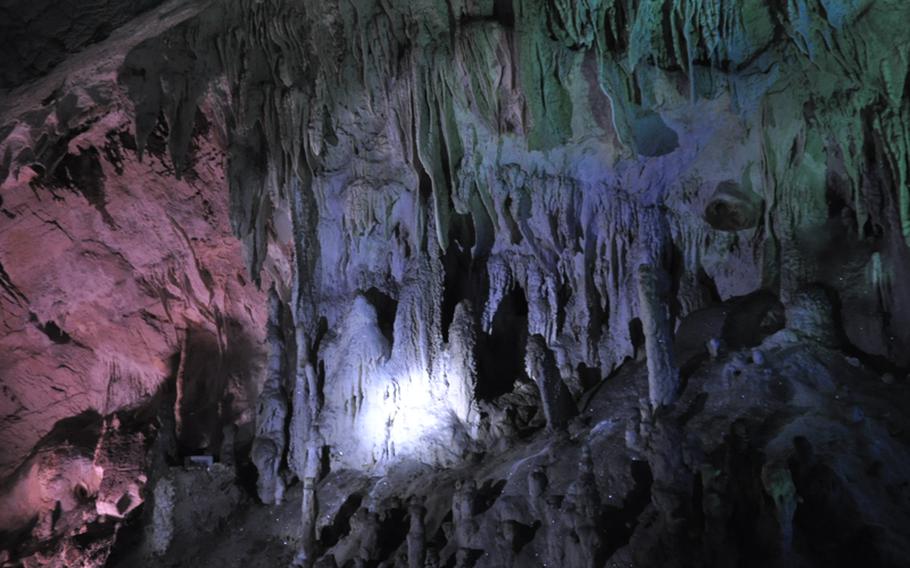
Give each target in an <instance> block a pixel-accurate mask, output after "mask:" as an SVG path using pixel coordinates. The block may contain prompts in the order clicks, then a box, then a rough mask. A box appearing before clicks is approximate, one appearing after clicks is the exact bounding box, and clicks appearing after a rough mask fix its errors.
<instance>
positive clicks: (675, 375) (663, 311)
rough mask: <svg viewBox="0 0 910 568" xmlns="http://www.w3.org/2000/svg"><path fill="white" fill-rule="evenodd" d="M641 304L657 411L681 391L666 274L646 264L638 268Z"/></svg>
mask: <svg viewBox="0 0 910 568" xmlns="http://www.w3.org/2000/svg"><path fill="white" fill-rule="evenodd" d="M637 277H638V278H637V282H638V301H639V307H640V312H641V323H642V329H643V331H644V335H645V349H646V351H647V357H648V398H649V400H650V402H651V406H652V408H654V409H655V410H656V409H658V408H660V407H661V406H667V405H669V404H671V403H672V402H673V401H674V400H675V399H676V395H677V390H678V389H679V371H678V369H677V368H676V366H675V363H674V360H673V332H672V329H671V328H670V308H669V305H668V303H667V282H666V275H665V274H664V273H663V271H662V270H660V269H658V268H656V267H654V266H652V265H649V264H642V265H641V266H639V268H638V274H637Z"/></svg>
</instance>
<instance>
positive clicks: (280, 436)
mask: <svg viewBox="0 0 910 568" xmlns="http://www.w3.org/2000/svg"><path fill="white" fill-rule="evenodd" d="M281 311H282V304H281V299H280V298H279V297H278V293H277V292H276V291H275V289H274V288H272V289H271V290H270V291H269V320H268V333H267V339H268V346H269V357H268V365H267V371H266V373H267V377H266V381H265V384H264V385H263V387H262V392H261V393H260V394H259V400H258V402H257V414H256V438H255V439H254V440H253V448H252V450H251V458H252V460H253V463H254V464H256V469H257V470H258V471H259V478H258V480H257V490H258V493H259V498H260V499H261V500H262V502H263V503H269V504H277V503H281V501H282V499H283V498H284V489H285V488H284V479H283V478H282V476H281V468H282V466H283V460H284V454H285V451H286V449H287V445H288V442H287V435H288V434H287V425H286V422H287V417H288V404H287V402H288V397H287V391H286V390H285V388H284V385H285V381H286V379H285V373H286V368H287V365H286V350H285V349H286V347H285V345H286V343H285V340H284V336H283V333H282V326H281V322H282V317H281Z"/></svg>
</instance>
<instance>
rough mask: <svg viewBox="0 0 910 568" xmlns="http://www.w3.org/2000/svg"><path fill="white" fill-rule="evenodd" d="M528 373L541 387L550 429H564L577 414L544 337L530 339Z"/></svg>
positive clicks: (526, 356)
mask: <svg viewBox="0 0 910 568" xmlns="http://www.w3.org/2000/svg"><path fill="white" fill-rule="evenodd" d="M525 369H526V371H527V373H528V376H529V377H531V379H532V380H533V381H534V382H535V383H537V388H538V389H539V390H540V401H541V404H542V405H543V412H544V416H546V418H547V427H548V428H550V429H558V428H562V427H564V426H565V425H566V424H567V423H568V421H569V420H570V419H571V418H572V417H573V416H574V415H575V413H576V412H577V410H576V408H575V403H574V402H573V401H572V395H571V393H570V392H569V389H568V387H566V385H565V383H564V382H563V381H562V377H560V376H559V369H558V368H557V366H556V359H555V357H554V356H553V352H552V351H550V349H549V348H548V347H547V344H546V341H545V340H544V338H543V336H541V335H532V336H531V337H529V338H528V346H527V351H526V354H525Z"/></svg>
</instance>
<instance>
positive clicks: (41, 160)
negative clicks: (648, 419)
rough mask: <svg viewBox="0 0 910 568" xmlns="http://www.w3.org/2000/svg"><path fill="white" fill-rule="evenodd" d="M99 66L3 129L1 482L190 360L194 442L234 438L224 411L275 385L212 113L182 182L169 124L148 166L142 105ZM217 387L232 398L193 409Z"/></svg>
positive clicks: (199, 130) (203, 118)
mask: <svg viewBox="0 0 910 568" xmlns="http://www.w3.org/2000/svg"><path fill="white" fill-rule="evenodd" d="M93 69H94V71H96V73H97V74H96V75H95V76H93V77H92V79H91V80H90V81H89V80H87V79H84V78H83V77H84V75H83V73H88V71H85V70H81V69H80V70H77V72H74V73H73V76H72V79H71V81H72V82H65V83H64V84H63V86H62V87H61V88H60V90H59V91H55V92H54V93H53V94H52V95H51V96H50V97H49V98H47V99H45V100H44V101H43V102H42V103H41V104H40V105H37V106H36V107H34V108H32V109H30V110H29V112H26V113H22V114H16V112H17V108H16V107H7V110H6V111H5V112H4V114H3V117H2V120H0V123H2V124H4V125H5V128H4V129H3V132H2V134H3V136H2V141H0V156H3V157H4V160H5V162H4V164H3V167H2V168H0V177H2V178H3V180H2V182H0V183H2V186H0V197H2V213H3V214H2V216H0V267H2V268H0V280H2V288H0V304H2V309H0V330H2V332H0V358H2V361H0V369H2V370H0V376H2V389H0V448H2V450H0V476H5V475H8V474H9V473H10V472H11V471H12V469H13V468H14V467H15V466H16V465H17V464H18V463H19V462H20V461H21V460H22V458H23V457H24V455H25V453H26V452H27V451H28V450H29V448H31V447H32V446H33V445H34V444H35V443H36V442H37V440H38V439H39V438H40V437H41V436H43V435H44V434H45V433H47V432H48V431H49V430H50V428H51V426H53V424H54V423H55V422H56V421H58V420H60V419H63V418H66V417H69V416H74V415H77V414H79V413H81V412H83V411H85V410H88V409H94V410H96V411H99V412H101V413H103V414H104V413H109V412H112V411H114V410H118V409H121V408H125V407H130V406H132V405H135V404H138V403H140V402H142V401H144V400H147V399H148V398H149V397H151V396H152V395H154V394H155V392H156V391H157V389H158V388H159V386H160V385H161V384H162V382H163V381H164V380H165V379H166V378H168V377H173V376H174V373H175V371H176V370H177V365H178V360H179V361H180V364H181V365H183V366H184V367H185V369H186V370H185V372H184V374H185V376H186V378H187V381H188V382H189V383H190V384H191V385H192V386H191V387H190V389H189V391H188V392H187V393H186V396H187V397H189V400H190V403H192V404H197V407H196V408H194V412H196V414H195V415H194V416H193V417H190V418H188V420H189V426H188V427H189V428H190V429H196V430H197V432H194V435H193V436H190V437H189V438H187V439H185V440H182V441H183V442H185V443H186V444H187V445H199V444H200V443H201V442H200V440H201V439H202V438H205V437H208V436H210V432H214V433H216V434H214V436H211V437H213V438H215V439H217V438H218V437H220V432H221V424H220V423H217V422H218V420H220V417H219V415H218V413H219V412H221V413H222V414H230V413H231V412H236V413H240V412H245V409H246V408H248V406H249V404H250V401H251V400H252V399H253V398H254V397H255V396H256V394H257V392H258V383H259V381H260V380H261V379H260V378H259V374H260V366H261V365H262V359H261V358H262V355H261V352H262V351H263V348H262V346H261V342H262V337H263V332H264V315H265V302H264V300H263V294H262V293H261V292H259V291H258V290H257V289H256V288H255V286H253V284H251V283H250V278H249V276H248V275H247V274H246V273H245V271H244V270H243V261H242V251H241V248H240V246H239V243H238V242H237V241H236V240H234V239H233V238H232V237H231V236H230V222H229V221H228V212H227V196H226V185H225V181H224V165H223V162H224V152H223V147H222V146H221V145H220V144H219V142H218V140H219V136H218V135H217V132H216V130H217V129H218V128H220V127H219V126H218V125H217V124H216V123H213V122H212V121H213V119H214V118H215V117H213V116H212V115H211V114H208V115H206V112H210V113H211V112H212V109H211V108H210V109H209V110H208V111H203V110H200V111H199V112H197V113H196V114H195V123H194V124H195V131H194V132H195V138H194V140H195V141H194V142H193V150H192V166H191V167H188V168H187V170H186V171H185V172H184V173H183V175H182V177H181V178H180V179H177V178H176V177H175V170H174V167H173V165H172V163H171V162H170V160H169V158H168V157H167V155H166V152H165V144H166V142H165V139H166V137H167V132H168V130H167V126H166V124H165V123H161V124H160V125H159V126H160V128H159V129H158V130H157V131H156V134H155V135H154V136H153V138H152V143H151V146H154V147H150V148H149V149H147V151H146V154H145V158H144V160H143V161H141V162H140V161H139V160H138V157H137V154H136V144H135V137H134V133H133V121H132V118H131V115H132V105H131V104H129V103H127V102H126V100H125V99H124V98H123V93H122V91H120V90H119V88H118V87H117V84H116V76H115V74H113V73H112V70H111V69H110V63H109V62H106V61H102V62H101V63H100V64H98V63H97V62H96V66H95V67H94V68H93ZM36 89H37V87H36ZM12 100H14V101H15V103H17V104H18V105H19V108H21V106H22V104H24V102H23V100H24V99H23V98H22V97H20V98H18V99H12ZM187 348H188V349H189V350H190V352H188V353H185V351H186V350H187ZM203 384H204V387H202V385H203ZM200 388H203V389H205V390H206V391H207V392H208V393H209V394H206V393H204V392H201V391H200ZM218 392H223V393H224V394H225V395H227V396H232V397H233V401H232V402H228V403H227V406H226V407H224V408H220V407H219V404H220V403H221V402H222V401H221V400H214V401H204V400H194V399H196V398H199V399H201V398H205V397H206V396H220V395H216V394H214V393H218ZM198 403H201V405H198ZM213 405H214V406H213ZM201 406H208V408H202V407H201ZM234 418H237V419H238V420H239V421H240V422H244V423H246V424H248V425H249V423H250V422H251V420H252V415H251V414H249V413H247V415H246V416H244V417H240V416H237V417H233V416H232V417H230V418H229V419H234ZM248 430H249V428H248ZM196 434H199V436H197V435H196ZM249 434H250V433H249V431H248V432H247V436H249ZM215 447H216V448H217V446H215Z"/></svg>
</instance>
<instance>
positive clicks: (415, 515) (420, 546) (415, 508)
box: [407, 500, 427, 568]
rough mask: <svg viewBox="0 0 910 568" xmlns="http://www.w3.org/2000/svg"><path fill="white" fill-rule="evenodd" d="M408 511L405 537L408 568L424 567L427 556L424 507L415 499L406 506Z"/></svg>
mask: <svg viewBox="0 0 910 568" xmlns="http://www.w3.org/2000/svg"><path fill="white" fill-rule="evenodd" d="M408 513H409V514H410V517H411V522H410V528H409V530H408V537H407V541H408V543H407V544H408V568H424V565H425V563H426V556H427V551H426V527H425V526H424V515H425V514H426V508H424V506H423V505H422V504H421V503H420V502H419V501H416V500H415V501H413V502H411V503H410V505H409V506H408Z"/></svg>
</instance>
